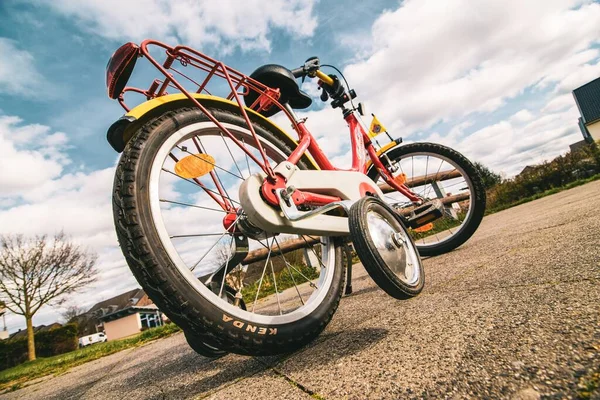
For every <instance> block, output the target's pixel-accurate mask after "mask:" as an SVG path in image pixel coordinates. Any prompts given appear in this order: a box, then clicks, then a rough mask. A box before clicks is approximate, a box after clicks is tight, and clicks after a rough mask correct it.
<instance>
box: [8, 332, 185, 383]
mask: <svg viewBox="0 0 600 400" xmlns="http://www.w3.org/2000/svg"><path fill="white" fill-rule="evenodd" d="M180 330H181V329H180V328H179V327H178V326H177V325H175V324H172V323H171V324H166V325H163V326H161V327H158V328H152V329H148V330H146V331H144V332H142V333H140V334H139V335H136V336H134V337H130V338H126V339H120V340H113V341H110V342H106V343H97V344H94V345H92V346H88V347H84V348H82V349H78V350H75V351H71V352H69V353H65V354H60V355H57V356H53V357H47V358H38V359H36V360H34V361H28V362H25V363H23V364H20V365H17V366H15V367H13V368H9V369H5V370H4V371H0V391H4V390H6V389H10V390H17V389H19V388H20V387H21V386H22V384H23V383H25V382H27V381H30V380H33V379H35V378H39V377H42V376H45V375H50V374H60V373H63V372H65V371H67V370H68V369H70V368H73V367H75V366H77V365H81V364H84V363H86V362H88V361H92V360H96V359H98V358H100V357H104V356H107V355H109V354H113V353H116V352H119V351H121V350H125V349H129V348H133V347H138V346H141V345H142V344H145V343H147V342H150V341H152V340H156V339H160V338H163V337H167V336H170V335H172V334H174V333H176V332H179V331H180Z"/></svg>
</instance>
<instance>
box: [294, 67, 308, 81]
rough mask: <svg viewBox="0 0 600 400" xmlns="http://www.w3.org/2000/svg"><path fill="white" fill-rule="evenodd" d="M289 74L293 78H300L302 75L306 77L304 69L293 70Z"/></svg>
mask: <svg viewBox="0 0 600 400" xmlns="http://www.w3.org/2000/svg"><path fill="white" fill-rule="evenodd" d="M291 72H292V75H294V78H302V77H303V76H304V75H306V73H305V72H304V67H300V68H295V69H293V70H292V71H291Z"/></svg>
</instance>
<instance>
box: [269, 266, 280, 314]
mask: <svg viewBox="0 0 600 400" xmlns="http://www.w3.org/2000/svg"><path fill="white" fill-rule="evenodd" d="M271 273H272V274H273V285H274V286H275V297H277V307H279V315H283V312H282V311H281V302H280V301H279V290H277V279H276V278H275V268H273V260H271Z"/></svg>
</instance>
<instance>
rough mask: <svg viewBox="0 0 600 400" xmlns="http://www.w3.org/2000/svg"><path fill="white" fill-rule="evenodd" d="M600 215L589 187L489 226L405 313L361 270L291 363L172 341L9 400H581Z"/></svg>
mask: <svg viewBox="0 0 600 400" xmlns="http://www.w3.org/2000/svg"><path fill="white" fill-rule="evenodd" d="M599 214H600V182H594V183H590V184H587V185H585V186H582V187H578V188H575V189H572V190H569V191H566V192H562V193H559V194H556V195H553V196H550V197H546V198H543V199H540V200H537V201H535V202H532V203H528V204H524V205H521V206H518V207H515V208H512V209H510V210H506V211H503V212H500V213H497V214H494V215H491V216H489V217H486V218H485V219H484V222H483V224H482V226H481V228H480V229H479V230H478V232H477V234H476V235H475V236H474V237H473V238H472V239H471V240H470V241H469V242H467V244H465V245H464V246H462V247H461V248H459V249H457V250H456V251H454V252H451V253H449V254H445V255H443V256H439V257H435V258H429V259H427V260H425V268H426V276H427V283H426V288H425V290H424V291H423V293H422V294H421V295H420V296H418V297H417V298H414V299H411V300H408V301H396V300H394V299H392V298H390V297H387V296H386V295H385V294H384V293H383V292H382V291H381V290H379V289H378V288H377V287H376V286H375V285H374V283H373V282H372V281H371V280H370V279H369V277H368V276H367V275H366V274H365V273H364V270H362V268H360V267H357V268H355V279H354V289H355V293H354V294H352V295H351V296H348V297H346V298H344V299H343V300H342V303H341V305H340V308H339V309H338V311H337V313H336V315H335V317H334V319H333V321H332V323H331V324H330V325H329V327H328V328H327V329H326V331H325V332H324V333H323V334H322V335H321V336H320V337H319V338H318V339H317V340H316V341H315V342H314V343H312V344H311V345H309V346H307V347H306V348H305V349H303V350H301V351H299V352H296V353H295V354H293V355H290V356H286V357H271V358H250V357H241V356H236V355H229V356H226V357H224V358H221V359H218V360H216V361H211V360H208V359H206V358H203V357H202V356H199V355H197V354H195V353H194V352H193V351H192V350H191V349H190V348H188V346H187V345H186V344H185V340H184V338H183V335H182V334H177V335H174V336H172V337H169V338H167V339H163V340H159V341H156V342H154V343H151V344H148V345H146V346H143V347H140V348H137V349H133V350H127V351H123V352H121V353H118V354H114V355H112V356H108V357H105V358H102V359H100V360H96V361H94V362H90V363H88V364H85V365H82V366H79V367H77V368H74V369H72V370H71V371H69V372H68V373H66V374H63V375H61V376H58V377H53V378H46V379H44V380H42V381H41V382H39V383H36V384H33V385H31V386H28V387H26V388H24V389H21V390H18V391H16V392H12V393H8V394H5V395H2V396H0V398H2V399H15V398H26V399H71V398H84V399H122V398H127V399H146V398H150V399H183V398H208V399H250V398H252V399H310V398H318V399H396V398H452V399H461V398H515V399H516V398H519V399H535V398H539V397H540V396H541V397H542V398H556V399H559V398H574V397H576V396H577V391H578V390H580V389H581V388H583V387H584V382H585V381H586V380H587V379H588V378H589V377H590V376H591V374H592V373H593V371H599V372H600V354H599V350H600V289H599V286H598V284H599V283H600V217H599ZM596 396H598V398H600V393H598V392H596Z"/></svg>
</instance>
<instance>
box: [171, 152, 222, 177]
mask: <svg viewBox="0 0 600 400" xmlns="http://www.w3.org/2000/svg"><path fill="white" fill-rule="evenodd" d="M214 167H215V159H214V158H213V157H212V156H210V155H208V154H190V155H189V156H186V157H184V158H182V159H181V160H179V161H177V163H176V164H175V173H176V174H177V175H179V176H180V177H182V178H186V179H191V178H199V177H201V176H202V175H206V174H208V173H209V172H210V171H212V170H213V168H214Z"/></svg>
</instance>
